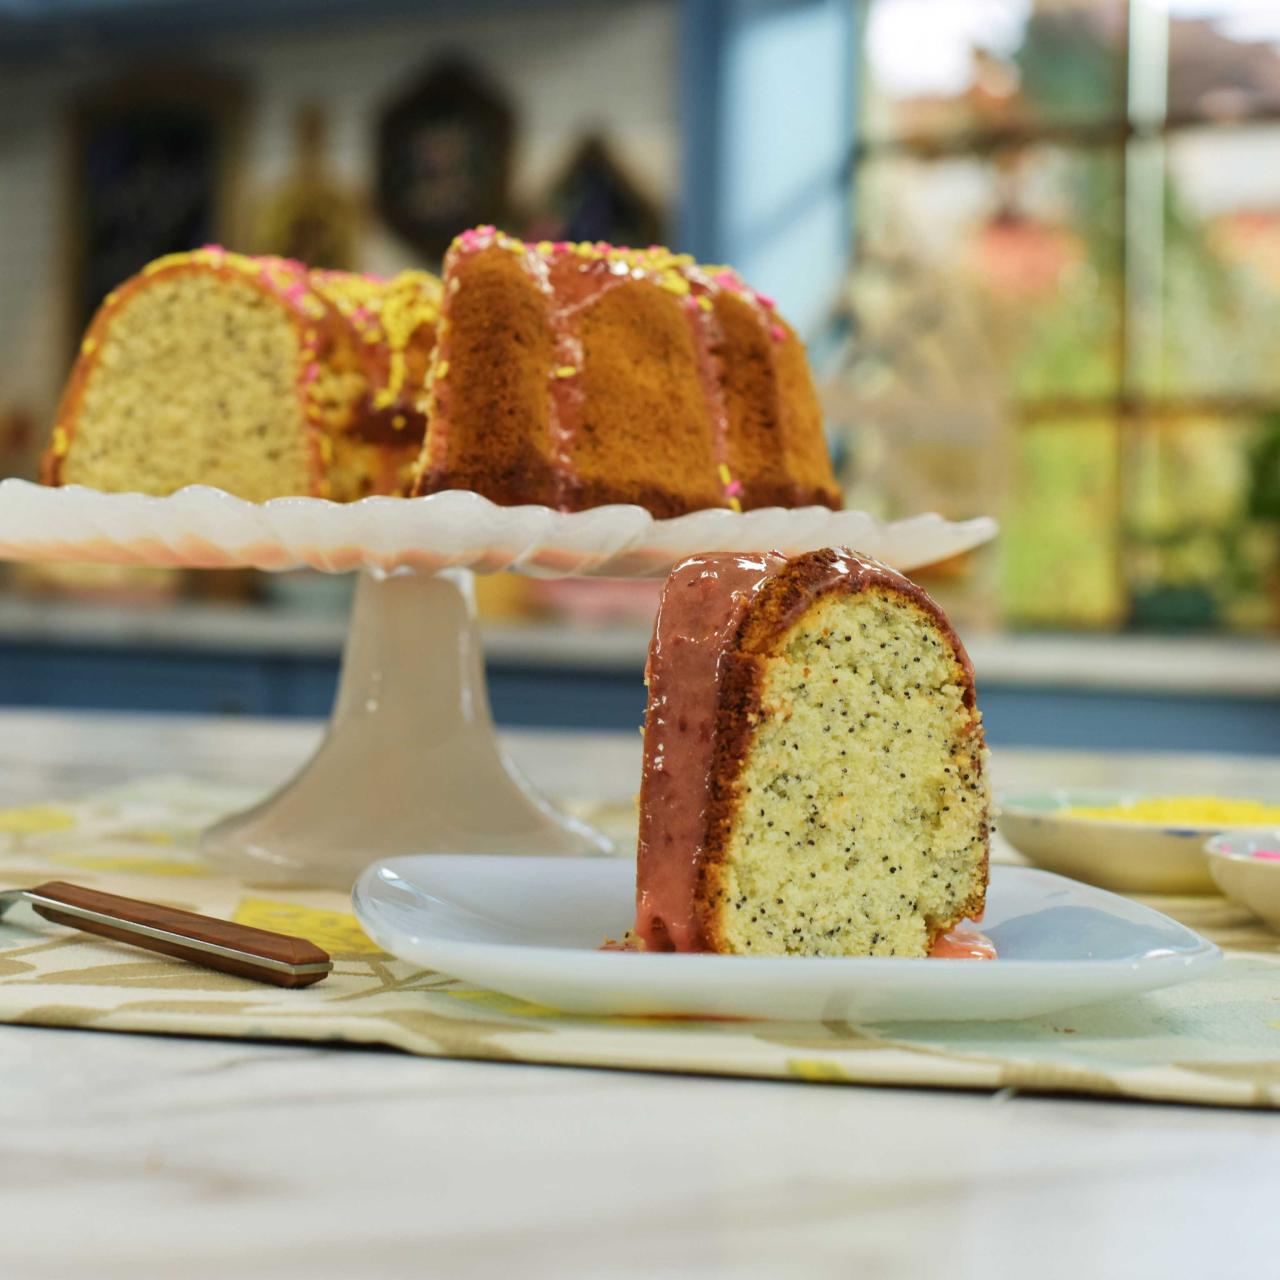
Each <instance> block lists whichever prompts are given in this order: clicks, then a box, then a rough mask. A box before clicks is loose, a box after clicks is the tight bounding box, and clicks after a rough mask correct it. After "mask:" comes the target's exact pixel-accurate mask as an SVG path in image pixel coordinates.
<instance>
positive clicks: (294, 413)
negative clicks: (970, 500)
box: [63, 272, 310, 501]
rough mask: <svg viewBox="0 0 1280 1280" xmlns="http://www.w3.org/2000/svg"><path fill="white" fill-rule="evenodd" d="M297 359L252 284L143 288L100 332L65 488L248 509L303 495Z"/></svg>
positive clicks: (282, 319) (272, 308) (294, 341)
mask: <svg viewBox="0 0 1280 1280" xmlns="http://www.w3.org/2000/svg"><path fill="white" fill-rule="evenodd" d="M299 361H300V353H299V343H298V337H297V335H296V332H295V329H294V325H293V322H292V321H291V319H290V317H289V315H288V313H287V311H286V310H285V308H284V307H283V306H282V305H281V304H280V303H279V302H278V301H276V300H274V299H272V298H270V297H269V296H267V295H266V294H264V293H263V291H262V290H261V289H258V288H256V287H255V286H254V285H252V284H251V283H250V282H248V281H240V280H235V279H227V278H225V277H220V276H214V275H211V274H209V273H206V272H175V273H173V274H172V275H170V276H168V277H162V278H160V279H156V280H154V281H152V282H150V283H149V284H148V286H147V287H146V288H145V289H139V290H138V292H137V293H136V294H134V295H133V296H132V297H131V298H129V299H128V300H127V301H126V302H124V303H122V304H121V306H120V309H119V312H118V313H117V314H116V315H114V316H113V317H112V319H111V323H110V325H109V326H108V328H107V330H106V333H105V335H104V337H103V341H102V349H101V351H100V352H99V355H98V359H97V361H96V363H95V364H94V366H93V367H92V369H91V370H90V372H89V375H88V379H87V383H86V386H85V388H84V393H83V400H82V402H81V406H80V410H79V413H78V415H77V419H76V429H75V433H74V436H73V438H72V442H71V448H70V451H69V453H68V455H67V459H66V463H65V465H64V468H63V480H64V481H65V482H66V483H69V484H87V485H91V486H92V487H94V488H97V489H104V490H108V491H113V490H114V491H122V490H123V491H140V492H144V493H153V494H160V495H163V494H167V493H172V492H173V491H174V490H175V489H179V488H181V487H182V486H184V485H187V484H193V483H197V482H198V483H201V484H208V485H213V486H215V487H217V488H220V489H225V490H227V491H228V492H229V493H234V494H237V495H238V496H239V497H242V498H246V499H249V500H250V501H263V500H265V499H267V498H272V497H275V496H277V495H278V494H281V493H307V492H308V491H309V489H310V472H309V467H308V458H307V428H306V426H305V423H304V416H303V408H302V404H301V399H300V396H299V392H298V377H299Z"/></svg>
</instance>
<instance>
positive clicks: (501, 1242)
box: [0, 712, 1280, 1280]
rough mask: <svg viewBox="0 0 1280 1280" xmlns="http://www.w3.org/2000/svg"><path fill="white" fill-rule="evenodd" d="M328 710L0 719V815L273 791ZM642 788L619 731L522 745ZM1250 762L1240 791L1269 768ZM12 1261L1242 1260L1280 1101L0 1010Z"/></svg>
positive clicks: (548, 773) (1002, 766)
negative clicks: (1116, 1097) (387, 1044)
mask: <svg viewBox="0 0 1280 1280" xmlns="http://www.w3.org/2000/svg"><path fill="white" fill-rule="evenodd" d="M318 731H319V730H318V726H315V725H300V724H283V723H274V724H271V723H262V722H246V721H229V720H222V721H214V720H191V719H180V718H165V719H157V718H141V717H136V718H129V717H120V716H87V715H53V714H47V713H39V714H33V713H17V712H0V803H3V804H10V803H22V802H30V801H36V800H42V799H49V798H51V797H53V796H56V795H68V794H72V793H76V792H80V791H83V790H85V789H87V788H90V787H94V786H99V785H103V784H106V783H110V782H113V781H118V780H122V779H124V778H127V777H132V776H136V775H138V774H140V773H145V772H159V771H170V772H171V771H174V770H181V771H185V772H189V773H193V774H197V775H200V776H204V777H208V778H214V779H223V780H226V781H236V782H245V781H252V782H256V783H259V784H261V785H264V786H266V785H269V784H271V783H272V782H274V781H276V780H278V779H280V778H281V777H282V776H283V775H284V774H286V773H287V772H288V771H289V770H290V769H291V768H292V767H293V766H294V765H295V764H296V763H297V762H298V761H299V760H300V759H301V757H302V756H303V755H304V754H305V752H306V751H307V750H308V749H309V748H310V746H311V745H312V744H313V743H314V741H315V739H316V736H317V733H318ZM509 743H510V746H511V748H512V751H513V754H514V755H515V756H516V758H517V759H518V760H519V761H520V762H521V763H522V764H523V765H524V767H525V768H526V770H527V771H528V772H529V773H530V774H531V775H532V777H533V780H534V781H535V782H536V783H538V784H540V785H542V786H544V787H546V786H550V787H553V788H554V789H556V790H561V791H570V792H579V793H581V792H582V791H584V790H587V791H593V792H594V793H595V794H598V795H600V796H602V797H614V796H622V795H626V794H629V793H630V791H631V790H632V789H633V788H634V779H635V776H636V773H635V771H636V766H637V762H638V751H639V741H638V737H637V736H635V735H618V736H611V737H608V738H605V737H596V736H592V737H577V736H573V735H559V736H553V735H546V734H543V735H532V734H513V735H511V736H510V738H509ZM1278 767H1280V765H1278V763H1277V762H1276V761H1273V760H1266V759H1259V758H1257V757H1253V758H1250V759H1240V760H1231V759H1228V758H1226V757H1204V758H1193V757H1172V756H1171V757H1127V758H1121V757H1111V758H1107V757H1103V756H1097V755H1073V756H1069V755H1065V754H1062V753H1047V752H1019V753H1016V754H1013V753H1010V754H1006V755H998V756H997V758H996V760H995V765H994V768H995V775H996V781H997V785H1004V786H1023V785H1036V784H1038V783H1040V784H1042V783H1045V782H1048V781H1055V782H1065V781H1069V780H1070V781H1077V782H1086V781H1094V780H1102V779H1106V780H1111V781H1115V782H1118V783H1126V782H1130V781H1134V782H1141V781H1143V780H1144V779H1145V780H1146V781H1148V782H1150V781H1152V780H1154V779H1158V780H1160V781H1162V782H1165V783H1174V784H1177V783H1179V782H1183V783H1186V784H1190V783H1192V782H1193V781H1194V782H1195V783H1196V784H1197V785H1200V786H1203V787H1205V788H1211V787H1212V786H1213V785H1214V783H1215V781H1216V780H1221V779H1227V778H1232V779H1234V780H1235V782H1236V783H1237V784H1238V785H1240V786H1253V785H1263V784H1264V783H1266V784H1273V783H1274V779H1275V777H1276V770H1277V768H1278ZM1255 780H1256V782H1255ZM0 1081H3V1087H2V1088H0V1133H2V1134H3V1137H2V1138H0V1152H2V1153H3V1156H2V1159H0V1223H2V1224H3V1226H4V1239H3V1243H2V1245H0V1276H3V1277H4V1278H5V1280H9V1278H10V1277H12V1278H13V1280H26V1278H27V1277H31V1278H32V1280H40V1278H43V1277H50V1278H53V1277H65V1276H70V1275H89V1276H93V1277H94V1278H95V1280H116V1278H119V1280H125V1278H126V1277H127V1278H128V1280H138V1278H140V1277H166V1278H167V1277H173V1276H181V1277H182V1278H183V1280H224V1278H225V1277H242V1276H243V1277H256V1276H264V1277H281V1278H294V1277H297V1278H299V1280H301V1278H302V1277H307V1278H308V1280H311V1278H312V1277H329V1276H333V1277H360V1278H361V1280H380V1278H381V1277H403V1276H408V1275H419V1274H425V1275H440V1276H449V1277H469V1276H504V1277H505V1276H510V1275H519V1276H522V1277H526V1276H530V1277H541V1276H547V1277H561V1276H591V1277H597V1276H630V1275H635V1276H643V1277H646V1280H648V1278H649V1277H653V1276H684V1275H697V1276H714V1277H719V1276H726V1277H730V1276H731V1277H739V1276H743V1277H757V1276H759V1277H776V1276H793V1275H794V1276H806V1277H808V1276H816V1277H833V1278H834V1277H848V1276H869V1277H876V1278H877V1280H881V1278H887V1280H894V1278H896V1277H903V1278H913V1277H919V1276H925V1275H931V1274H934V1273H936V1272H938V1271H942V1272H944V1273H945V1274H946V1276H947V1277H948V1280H967V1278H968V1277H973V1278H974V1280H999V1278H1000V1277H1005V1276H1007V1277H1025V1276H1035V1277H1037V1280H1056V1278H1057V1277H1062V1280H1081V1277H1094V1276H1099V1277H1101V1276H1113V1275H1124V1276H1133V1277H1138V1278H1139V1280H1141V1278H1142V1277H1156V1276H1158V1277H1161V1278H1164V1277H1183V1276H1186V1277H1192V1276H1196V1277H1200V1276H1213V1277H1215V1280H1218V1278H1230V1277H1236V1276H1239V1277H1246V1276H1247V1277H1250V1278H1251V1280H1252V1278H1254V1277H1260V1276H1266V1275H1271V1274H1273V1273H1274V1269H1275V1260H1276V1258H1277V1256H1280V1213H1277V1212H1276V1192H1277V1187H1280V1118H1278V1117H1277V1116H1276V1115H1275V1114H1274V1113H1263V1112H1230V1111H1214V1110H1204V1109H1197V1108H1191V1107H1175V1106H1154V1105H1144V1104H1130V1103H1118V1102H1094V1101H1076V1100H1072V1101H1066V1100H1056V1099H1047V1098H1034V1097H1026V1096H1021V1095H1010V1094H1008V1093H1007V1092H1006V1093H1000V1094H995V1095H991V1094H985V1093H948V1092H926V1091H922V1090H911V1089H863V1088H853V1087H845V1086H813V1085H799V1084H781V1083H755V1082H750V1081H726V1080H714V1079H698V1078H686V1077H671V1076H657V1075H639V1074H627V1073H623V1072H606V1071H584V1070H573V1069H567V1068H566V1069H560V1068H543V1067H532V1066H518V1065H501V1064H492V1063H475V1062H451V1061H434V1060H429V1059H420V1058H410V1057H405V1056H402V1055H399V1054H396V1053H391V1052H381V1051H376V1050H367V1051H366V1050H358V1049H352V1048H340V1049H339V1048H335V1049H327V1048H318V1047H314V1046H292V1045H291V1046H283V1045H272V1044H250V1043H228V1042H221V1041H197V1040H185V1039H159V1038H151V1037H145V1036H114V1035H107V1034H101V1033H92V1032H81V1031H56V1030H44V1029H37V1028H30V1027H0Z"/></svg>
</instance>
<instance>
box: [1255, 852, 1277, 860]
mask: <svg viewBox="0 0 1280 1280" xmlns="http://www.w3.org/2000/svg"><path fill="white" fill-rule="evenodd" d="M1253 856H1254V857H1255V858H1261V859H1262V860H1263V861H1264V862H1280V849H1255V850H1254V851H1253Z"/></svg>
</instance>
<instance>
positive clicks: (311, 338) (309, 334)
mask: <svg viewBox="0 0 1280 1280" xmlns="http://www.w3.org/2000/svg"><path fill="white" fill-rule="evenodd" d="M302 337H303V340H304V341H305V342H318V341H319V339H320V335H319V334H318V333H317V332H316V331H315V330H314V329H308V330H307V331H306V332H305V333H304V334H303V335H302Z"/></svg>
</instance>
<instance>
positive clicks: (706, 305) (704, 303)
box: [698, 293, 711, 311]
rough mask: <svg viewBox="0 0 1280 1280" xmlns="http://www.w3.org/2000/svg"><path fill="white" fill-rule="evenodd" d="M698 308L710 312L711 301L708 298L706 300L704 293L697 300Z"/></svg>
mask: <svg viewBox="0 0 1280 1280" xmlns="http://www.w3.org/2000/svg"><path fill="white" fill-rule="evenodd" d="M698 306H700V307H701V308H702V309H703V311H710V310H711V299H710V298H708V297H707V295H706V294H705V293H704V294H703V295H702V296H701V297H700V298H699V299H698Z"/></svg>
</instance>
